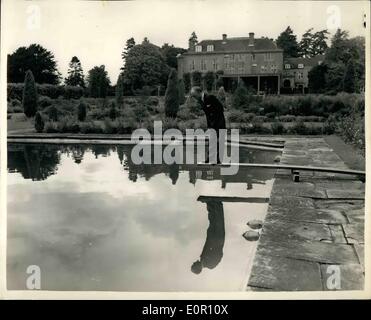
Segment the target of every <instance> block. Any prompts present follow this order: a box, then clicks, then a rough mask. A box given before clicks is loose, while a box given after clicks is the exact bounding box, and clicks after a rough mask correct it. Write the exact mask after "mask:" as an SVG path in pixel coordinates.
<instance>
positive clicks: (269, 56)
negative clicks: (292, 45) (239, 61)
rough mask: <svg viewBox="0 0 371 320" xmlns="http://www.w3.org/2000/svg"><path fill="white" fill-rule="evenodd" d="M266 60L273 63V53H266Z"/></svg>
mask: <svg viewBox="0 0 371 320" xmlns="http://www.w3.org/2000/svg"><path fill="white" fill-rule="evenodd" d="M264 60H265V61H271V60H272V53H271V52H266V53H264Z"/></svg>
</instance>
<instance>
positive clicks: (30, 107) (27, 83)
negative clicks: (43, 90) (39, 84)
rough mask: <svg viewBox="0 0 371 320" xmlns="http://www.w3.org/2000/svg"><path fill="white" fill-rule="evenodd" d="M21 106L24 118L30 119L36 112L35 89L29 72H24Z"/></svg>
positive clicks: (32, 77) (33, 80)
mask: <svg viewBox="0 0 371 320" xmlns="http://www.w3.org/2000/svg"><path fill="white" fill-rule="evenodd" d="M22 105H23V110H24V114H25V115H26V117H28V118H31V117H33V116H34V115H35V114H36V111H37V89H36V83H35V79H34V76H33V74H32V71H31V70H27V71H26V76H25V78H24V87H23V98H22Z"/></svg>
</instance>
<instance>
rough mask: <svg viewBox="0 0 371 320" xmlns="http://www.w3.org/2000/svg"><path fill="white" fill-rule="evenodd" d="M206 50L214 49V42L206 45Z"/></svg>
mask: <svg viewBox="0 0 371 320" xmlns="http://www.w3.org/2000/svg"><path fill="white" fill-rule="evenodd" d="M206 50H207V51H209V52H210V51H214V45H213V44H209V45H208V46H207V47H206Z"/></svg>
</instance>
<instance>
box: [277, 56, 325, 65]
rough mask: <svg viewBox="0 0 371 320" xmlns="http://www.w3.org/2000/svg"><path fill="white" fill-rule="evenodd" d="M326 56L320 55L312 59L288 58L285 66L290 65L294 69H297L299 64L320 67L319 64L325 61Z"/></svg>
mask: <svg viewBox="0 0 371 320" xmlns="http://www.w3.org/2000/svg"><path fill="white" fill-rule="evenodd" d="M324 60H325V56H324V55H323V54H319V55H317V56H314V57H311V58H287V59H285V61H284V64H290V66H291V68H292V69H296V68H297V67H298V64H303V65H304V66H309V67H314V66H316V65H318V63H319V62H321V61H324Z"/></svg>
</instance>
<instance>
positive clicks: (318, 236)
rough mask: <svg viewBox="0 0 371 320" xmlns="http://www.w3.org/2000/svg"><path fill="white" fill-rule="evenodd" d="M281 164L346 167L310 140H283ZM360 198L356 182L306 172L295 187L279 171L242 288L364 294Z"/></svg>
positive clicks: (321, 144) (359, 184)
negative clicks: (349, 291)
mask: <svg viewBox="0 0 371 320" xmlns="http://www.w3.org/2000/svg"><path fill="white" fill-rule="evenodd" d="M281 163H283V164H296V165H298V164H300V165H315V166H333V167H338V168H347V167H346V165H345V164H344V163H343V162H342V161H341V160H340V158H339V157H338V156H337V155H336V154H335V152H334V151H333V150H332V149H331V148H330V147H329V146H328V144H327V143H326V142H325V141H324V139H322V138H313V137H312V138H310V139H295V138H293V139H286V143H285V148H284V150H283V154H282V158H281ZM364 199H365V185H364V183H362V182H361V181H359V180H357V179H356V178H355V177H351V176H348V177H346V176H344V175H338V174H331V173H321V172H311V173H309V172H308V173H300V181H299V182H294V181H293V179H292V176H291V172H290V171H289V170H282V169H279V170H277V172H276V174H275V181H274V184H273V188H272V192H271V197H270V202H269V207H268V212H267V216H266V219H265V221H264V224H263V229H262V232H261V235H260V239H259V242H258V245H257V250H256V254H255V257H254V261H253V266H252V270H251V274H250V277H249V280H248V284H247V288H246V289H247V290H248V291H323V290H362V289H363V288H364V270H365V269H364V217H365V202H364ZM334 270H335V271H334ZM335 273H336V274H337V275H339V277H338V278H336V279H337V280H336V281H335V280H334V278H333V277H332V278H331V275H334V274H335ZM338 280H339V281H338ZM334 281H335V282H334Z"/></svg>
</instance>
